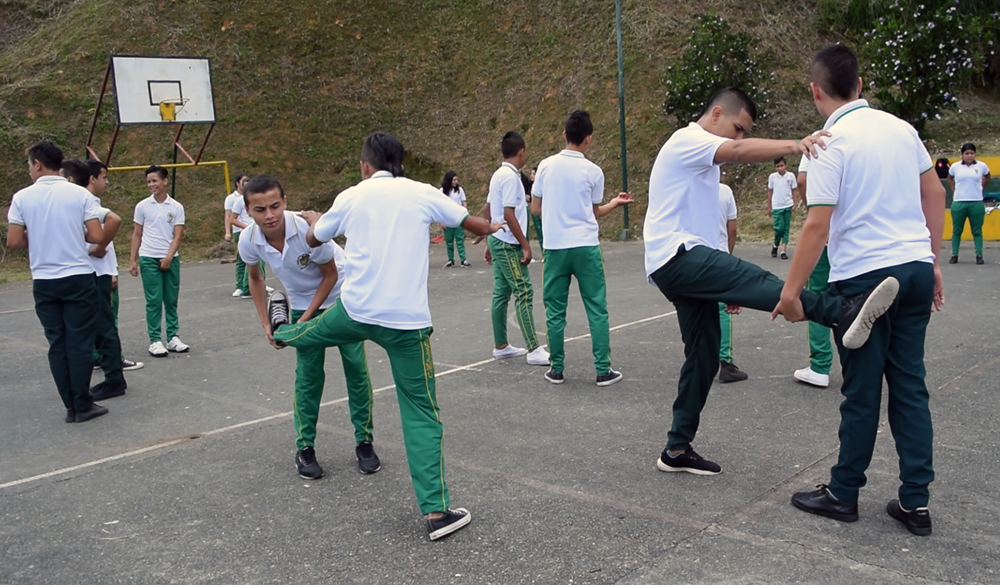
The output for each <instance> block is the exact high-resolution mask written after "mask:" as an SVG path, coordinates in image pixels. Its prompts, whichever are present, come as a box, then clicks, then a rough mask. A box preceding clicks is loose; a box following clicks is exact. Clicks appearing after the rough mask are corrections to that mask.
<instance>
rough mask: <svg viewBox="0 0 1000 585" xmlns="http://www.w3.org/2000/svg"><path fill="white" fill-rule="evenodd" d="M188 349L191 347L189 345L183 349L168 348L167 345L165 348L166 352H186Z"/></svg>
mask: <svg viewBox="0 0 1000 585" xmlns="http://www.w3.org/2000/svg"><path fill="white" fill-rule="evenodd" d="M190 349H191V348H190V347H185V348H184V349H170V348H169V347H168V348H167V351H168V352H171V351H172V352H174V353H187V352H188V351H189V350H190Z"/></svg>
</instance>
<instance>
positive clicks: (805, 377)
mask: <svg viewBox="0 0 1000 585" xmlns="http://www.w3.org/2000/svg"><path fill="white" fill-rule="evenodd" d="M795 379H796V380H798V381H800V382H805V383H806V384H810V385H812V386H819V387H820V388H826V387H827V386H829V385H830V376H829V375H828V374H820V373H818V372H814V371H813V369H812V368H802V369H801V370H795Z"/></svg>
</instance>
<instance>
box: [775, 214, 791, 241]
mask: <svg viewBox="0 0 1000 585" xmlns="http://www.w3.org/2000/svg"><path fill="white" fill-rule="evenodd" d="M771 216H772V218H773V219H774V222H773V224H774V226H773V227H774V247H775V248H777V247H778V244H787V243H788V235H789V233H790V232H791V231H792V208H791V207H786V208H784V209H774V210H772V211H771Z"/></svg>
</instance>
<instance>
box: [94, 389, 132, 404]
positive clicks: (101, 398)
mask: <svg viewBox="0 0 1000 585" xmlns="http://www.w3.org/2000/svg"><path fill="white" fill-rule="evenodd" d="M119 396H125V391H124V390H122V391H121V392H115V393H113V394H98V395H96V396H94V395H91V398H92V399H93V400H94V401H95V402H100V401H104V400H108V399H109V398H118V397H119Z"/></svg>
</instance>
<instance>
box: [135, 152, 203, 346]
mask: <svg viewBox="0 0 1000 585" xmlns="http://www.w3.org/2000/svg"><path fill="white" fill-rule="evenodd" d="M146 186H147V187H148V188H149V191H150V193H151V195H150V196H149V197H147V198H146V199H143V200H142V201H140V202H139V204H138V205H136V206H135V217H134V221H135V231H134V232H133V234H132V254H131V258H130V259H129V269H128V271H129V273H130V274H131V275H132V276H139V271H140V269H141V271H142V292H143V293H144V294H145V296H146V330H147V332H148V333H149V355H151V356H153V357H165V356H166V355H167V351H168V350H169V351H175V352H186V351H187V350H189V349H190V347H188V346H187V344H185V343H184V342H183V341H181V338H180V337H178V336H177V331H178V329H180V321H179V320H178V319H177V297H178V296H179V295H180V290H181V261H180V258H179V257H178V256H179V255H180V254H179V252H178V250H179V249H180V247H181V238H183V237H184V206H183V205H181V204H180V203H179V202H177V200H175V199H174V198H173V197H171V196H170V195H168V194H167V169H165V168H163V167H158V166H155V165H154V166H151V167H149V168H148V169H146ZM164 314H165V316H166V322H167V339H168V340H169V341H168V342H167V345H166V347H164V345H163V337H162V332H161V329H160V328H161V327H162V323H161V318H162V317H163V316H164Z"/></svg>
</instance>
